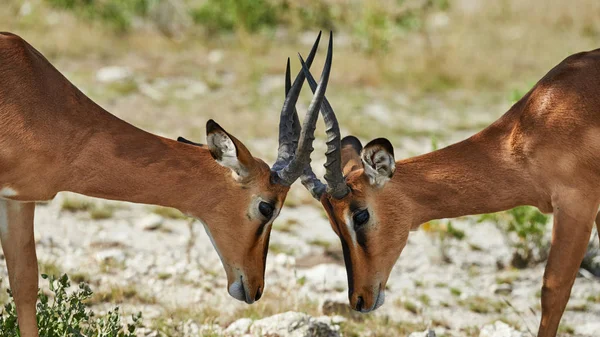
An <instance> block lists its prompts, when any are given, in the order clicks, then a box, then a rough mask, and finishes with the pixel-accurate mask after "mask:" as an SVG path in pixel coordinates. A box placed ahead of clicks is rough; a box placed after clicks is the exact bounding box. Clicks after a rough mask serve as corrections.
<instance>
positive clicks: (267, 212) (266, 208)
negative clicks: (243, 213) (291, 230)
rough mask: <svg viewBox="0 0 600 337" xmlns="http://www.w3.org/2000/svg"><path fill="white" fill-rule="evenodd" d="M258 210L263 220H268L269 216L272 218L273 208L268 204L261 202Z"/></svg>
mask: <svg viewBox="0 0 600 337" xmlns="http://www.w3.org/2000/svg"><path fill="white" fill-rule="evenodd" d="M258 210H259V211H260V214H262V215H263V216H264V217H265V218H267V219H270V218H271V216H273V211H274V210H275V206H273V205H272V204H269V203H268V202H264V201H261V202H260V204H258Z"/></svg>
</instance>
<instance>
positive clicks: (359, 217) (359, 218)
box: [352, 209, 369, 230]
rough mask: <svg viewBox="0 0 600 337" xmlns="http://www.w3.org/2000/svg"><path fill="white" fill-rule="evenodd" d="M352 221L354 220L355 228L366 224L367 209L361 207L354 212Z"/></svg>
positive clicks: (367, 218) (367, 217)
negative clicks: (360, 209)
mask: <svg viewBox="0 0 600 337" xmlns="http://www.w3.org/2000/svg"><path fill="white" fill-rule="evenodd" d="M352 221H353V222H354V229H355V230H356V229H358V228H359V227H361V226H362V225H364V224H366V223H367V222H368V221H369V210H368V209H363V210H362V211H358V212H355V213H354V215H352Z"/></svg>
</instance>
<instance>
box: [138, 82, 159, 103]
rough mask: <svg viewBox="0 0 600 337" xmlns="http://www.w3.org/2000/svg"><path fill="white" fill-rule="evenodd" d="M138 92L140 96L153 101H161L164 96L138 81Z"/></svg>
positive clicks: (150, 86)
mask: <svg viewBox="0 0 600 337" xmlns="http://www.w3.org/2000/svg"><path fill="white" fill-rule="evenodd" d="M138 90H139V91H140V92H141V93H142V95H144V96H147V97H148V98H150V99H152V100H154V101H162V100H163V98H164V95H163V94H162V93H161V92H160V91H159V90H157V89H155V88H154V87H153V86H152V85H150V84H148V83H146V82H144V81H138Z"/></svg>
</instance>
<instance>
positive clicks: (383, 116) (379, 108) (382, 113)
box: [365, 103, 392, 123]
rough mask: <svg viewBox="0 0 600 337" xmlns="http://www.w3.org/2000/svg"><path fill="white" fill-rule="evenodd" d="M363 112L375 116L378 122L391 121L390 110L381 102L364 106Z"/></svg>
mask: <svg viewBox="0 0 600 337" xmlns="http://www.w3.org/2000/svg"><path fill="white" fill-rule="evenodd" d="M365 114H367V115H369V116H371V117H373V118H375V120H377V121H378V122H380V123H389V122H390V121H391V119H392V118H391V115H390V110H389V109H388V107H387V106H385V105H384V104H382V103H373V104H370V105H367V106H366V107H365Z"/></svg>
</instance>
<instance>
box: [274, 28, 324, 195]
mask: <svg viewBox="0 0 600 337" xmlns="http://www.w3.org/2000/svg"><path fill="white" fill-rule="evenodd" d="M332 58H333V33H330V35H329V46H328V48H327V59H326V60H325V65H324V66H323V73H322V74H321V79H320V81H319V85H318V86H317V89H316V90H315V94H314V96H313V99H312V101H311V102H310V105H309V107H308V112H307V113H306V116H305V117H304V123H303V124H302V131H301V133H300V139H299V142H298V148H297V149H296V155H295V156H294V158H293V159H292V160H291V161H290V163H289V164H288V165H287V166H286V167H284V168H283V169H282V170H281V171H279V172H278V175H279V178H281V180H283V181H284V182H292V183H293V182H294V181H295V180H296V179H298V177H300V175H302V173H303V172H304V169H305V168H306V166H308V165H309V164H310V153H311V152H312V151H313V147H312V142H313V140H314V139H315V135H314V133H315V127H316V123H317V118H318V117H319V115H318V114H319V110H320V109H321V104H322V103H323V99H324V98H325V91H326V89H327V82H328V81H329V74H330V72H331V63H332ZM293 89H294V88H293V86H292V90H293ZM290 92H291V90H290Z"/></svg>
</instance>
